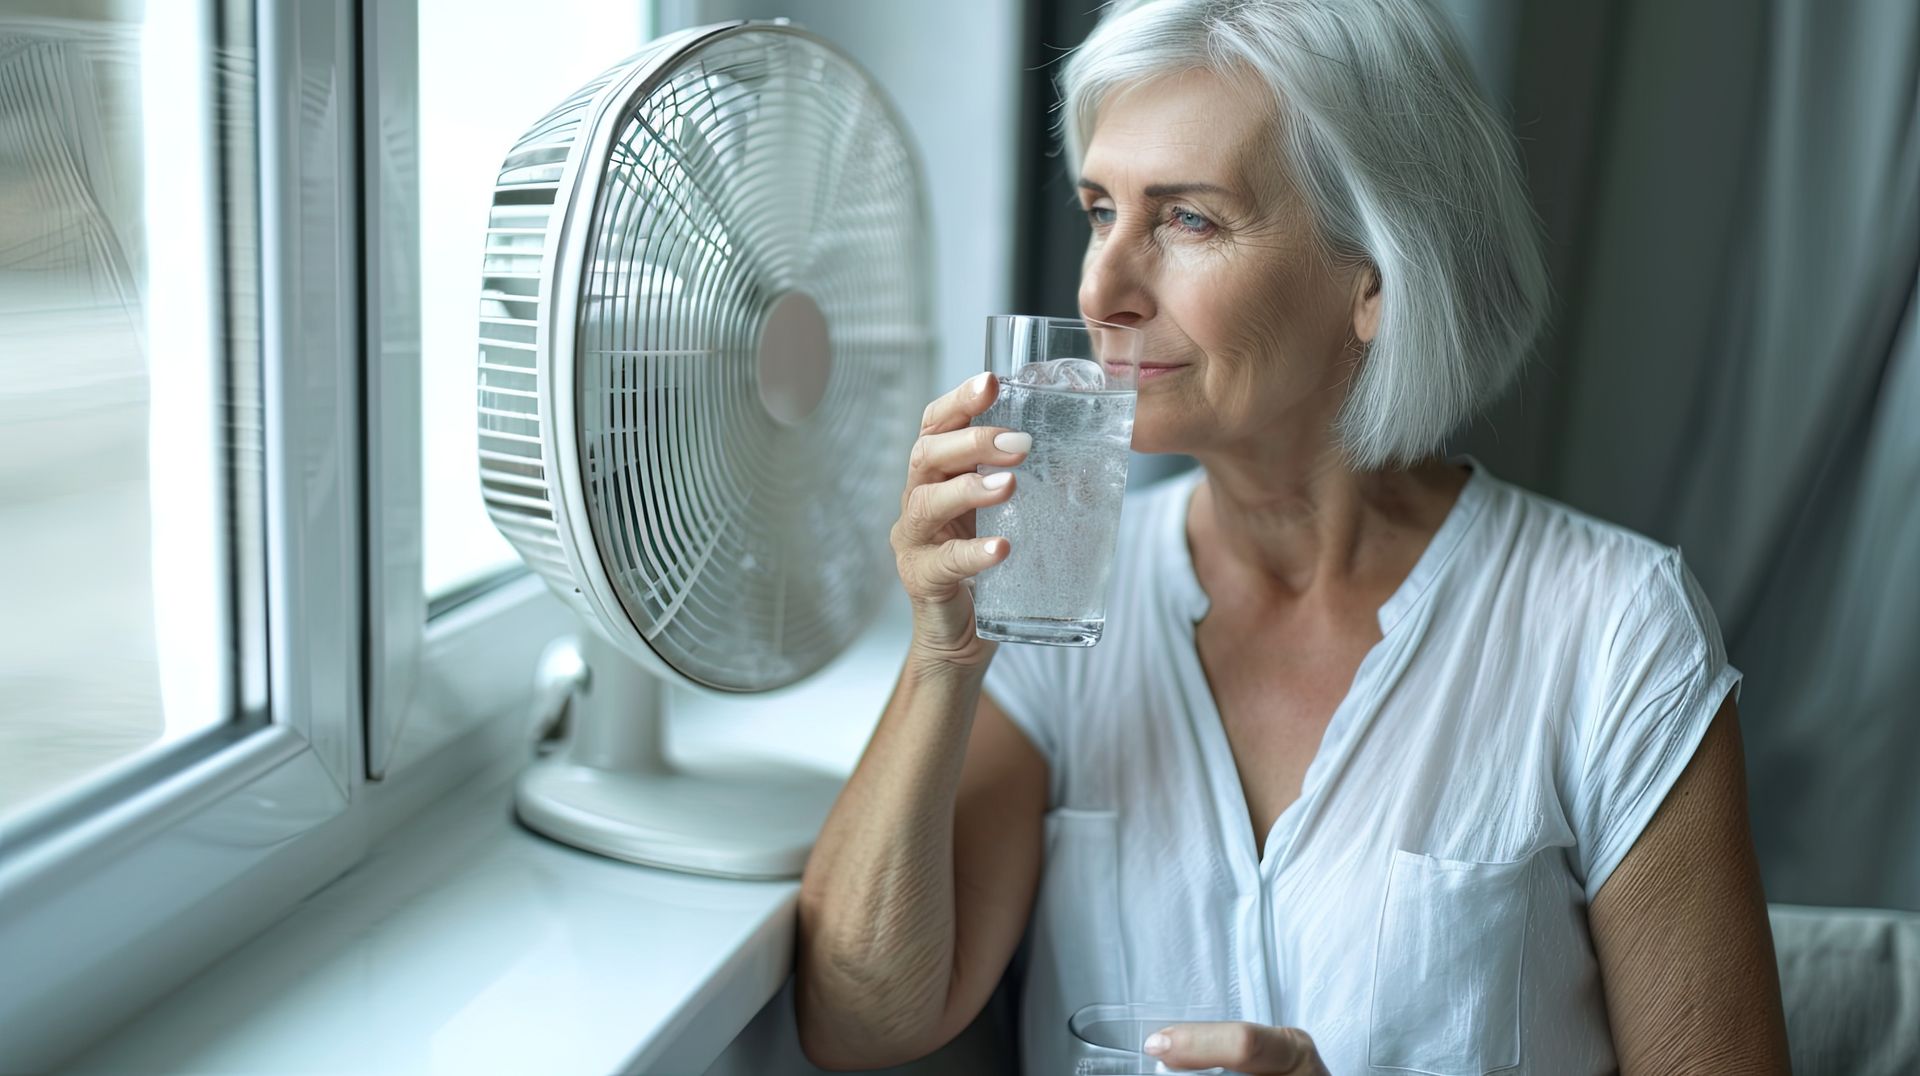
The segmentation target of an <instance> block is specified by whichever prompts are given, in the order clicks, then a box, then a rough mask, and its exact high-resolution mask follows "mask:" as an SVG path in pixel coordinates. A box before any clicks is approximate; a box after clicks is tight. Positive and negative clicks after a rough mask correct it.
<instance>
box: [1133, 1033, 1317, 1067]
mask: <svg viewBox="0 0 1920 1076" xmlns="http://www.w3.org/2000/svg"><path fill="white" fill-rule="evenodd" d="M1145 1049H1146V1051H1147V1052H1148V1053H1150V1054H1152V1055H1153V1056H1155V1057H1157V1058H1159V1059H1160V1063H1161V1064H1162V1065H1164V1066H1166V1067H1167V1068H1169V1069H1204V1068H1224V1069H1227V1070H1229V1071H1232V1072H1240V1073H1245V1074H1246V1076H1327V1066H1325V1065H1323V1064H1321V1063H1320V1051H1319V1050H1316V1049H1314V1046H1313V1039H1312V1038H1311V1037H1310V1036H1308V1034H1307V1033H1306V1032H1304V1031H1302V1030H1300V1029H1299V1028H1297V1027H1268V1026H1266V1025H1265V1024H1249V1023H1244V1022H1239V1021H1235V1022H1221V1023H1205V1024H1174V1025H1172V1026H1171V1027H1166V1028H1162V1029H1161V1030H1159V1031H1156V1032H1154V1033H1153V1034H1151V1035H1149V1036H1147V1041H1146V1044H1145Z"/></svg>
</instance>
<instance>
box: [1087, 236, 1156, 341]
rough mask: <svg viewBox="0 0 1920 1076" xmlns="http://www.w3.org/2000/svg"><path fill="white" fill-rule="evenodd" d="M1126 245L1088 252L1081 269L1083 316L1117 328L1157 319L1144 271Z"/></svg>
mask: <svg viewBox="0 0 1920 1076" xmlns="http://www.w3.org/2000/svg"><path fill="white" fill-rule="evenodd" d="M1127 246H1128V244H1127V243H1125V242H1124V241H1117V240H1114V239H1109V240H1108V241H1107V242H1106V243H1104V244H1101V245H1100V246H1099V247H1098V248H1097V249H1094V250H1089V251H1088V252H1087V258H1086V261H1085V262H1084V263H1083V264H1082V265H1081V267H1080V314H1081V316H1082V317H1088V318H1092V319H1093V320H1095V321H1105V322H1108V323H1110V324H1114V325H1138V324H1139V323H1140V322H1143V321H1147V320H1149V319H1151V318H1152V317H1153V314H1154V305H1153V299H1152V296H1151V295H1150V294H1149V293H1148V290H1147V287H1146V276H1145V273H1144V272H1143V269H1144V267H1143V266H1141V265H1140V264H1139V261H1138V255H1137V253H1135V252H1132V251H1129V250H1127V249H1126V248H1127Z"/></svg>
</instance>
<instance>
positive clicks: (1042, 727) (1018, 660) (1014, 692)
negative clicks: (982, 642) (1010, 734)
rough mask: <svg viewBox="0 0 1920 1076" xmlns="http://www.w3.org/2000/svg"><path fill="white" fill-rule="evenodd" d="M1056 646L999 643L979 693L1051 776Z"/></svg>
mask: <svg viewBox="0 0 1920 1076" xmlns="http://www.w3.org/2000/svg"><path fill="white" fill-rule="evenodd" d="M1060 652H1061V648H1060V647H1057V646H1038V645H1034V644H1030V643H1001V644H1000V648H999V649H998V650H996V651H994V655H993V664H991V665H989V666H987V676H986V680H985V681H984V682H983V683H982V687H981V690H983V691H985V692H986V693H987V695H989V696H991V697H992V699H993V701H994V703H995V704H996V705H998V706H999V707H1000V709H1001V710H1002V711H1003V712H1004V713H1005V714H1006V715H1007V718H1008V719H1009V720H1011V721H1012V722H1013V724H1014V726H1015V727H1016V728H1018V729H1019V730H1020V731H1021V732H1024V733H1026V735H1027V739H1029V740H1031V741H1033V746H1034V747H1035V748H1037V749H1039V751H1040V754H1041V755H1042V756H1043V757H1044V758H1045V759H1046V760H1047V768H1048V769H1049V770H1051V771H1053V772H1054V773H1056V774H1057V773H1058V772H1059V767H1058V766H1056V765H1055V764H1054V759H1055V758H1056V756H1057V752H1058V750H1059V746H1060V700H1061V696H1062V688H1063V686H1064V685H1063V683H1062V679H1061V673H1062V670H1060V669H1059V668H1058V667H1057V664H1056V655H1058V654H1059V653H1060Z"/></svg>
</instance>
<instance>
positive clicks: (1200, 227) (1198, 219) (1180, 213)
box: [1173, 209, 1213, 232]
mask: <svg viewBox="0 0 1920 1076" xmlns="http://www.w3.org/2000/svg"><path fill="white" fill-rule="evenodd" d="M1173 219H1174V220H1177V221H1179V222H1180V227H1182V228H1185V229H1186V230H1187V231H1190V232H1204V231H1206V230H1207V229H1208V228H1211V227H1213V222H1212V221H1210V220H1208V219H1207V218H1205V217H1203V216H1201V215H1200V214H1198V213H1195V212H1194V211H1193V210H1191V209H1176V210H1174V211H1173Z"/></svg>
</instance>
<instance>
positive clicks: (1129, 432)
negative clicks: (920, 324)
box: [972, 314, 1142, 646]
mask: <svg viewBox="0 0 1920 1076" xmlns="http://www.w3.org/2000/svg"><path fill="white" fill-rule="evenodd" d="M1141 339H1142V338H1141V333H1140V331H1139V330H1138V329H1130V328H1127V327H1126V326H1123V325H1108V324H1105V323H1103V322H1098V321H1079V320H1075V319H1072V318H1044V317H1032V316H1028V315H1021V314H997V315H995V316H993V317H990V318H988V319H987V371H988V372H989V373H991V374H993V375H994V377H995V378H996V379H998V380H999V382H1000V394H999V395H998V396H997V397H996V398H995V399H994V401H993V406H992V407H989V408H987V410H986V411H985V412H983V413H981V414H980V415H979V416H978V417H976V418H975V419H974V420H973V423H972V424H973V425H975V426H999V427H1004V428H1006V429H1010V430H1018V431H1020V432H1022V433H1025V434H1028V435H1029V436H1031V437H1032V438H1033V447H1032V449H1031V450H1030V451H1029V452H1028V453H1027V458H1026V459H1025V460H1023V461H1021V463H1020V465H1019V466H1017V467H995V466H991V465H983V466H981V467H980V468H979V471H980V473H981V474H993V473H994V472H997V471H1008V470H1010V471H1012V472H1013V473H1014V476H1015V477H1014V488H1013V496H1012V497H1010V498H1008V499H1007V500H1005V501H1003V502H1001V503H1000V504H995V505H988V506H986V507H983V508H980V509H977V510H976V511H975V513H974V533H976V534H978V535H980V536H981V537H988V536H991V535H1000V536H1001V537H1004V538H1006V539H1007V545H1008V548H1009V552H1008V553H1007V558H1006V559H1005V560H1003V561H1001V562H1000V563H999V564H996V565H994V566H993V567H991V568H988V569H987V570H985V571H983V572H981V573H980V574H978V575H976V576H974V577H973V616H974V619H973V626H974V633H975V634H977V635H978V636H980V638H982V639H995V640H999V641H1002V642H1011V643H1044V644H1047V645H1050V646H1092V645H1093V644H1095V643H1097V642H1099V641H1100V632H1101V630H1102V629H1103V628H1104V627H1105V626H1106V622H1107V584H1108V582H1109V579H1110V577H1111V576H1112V574H1113V551H1114V545H1115V543H1116V542H1117V541H1118V540H1119V537H1120V501H1121V498H1122V497H1123V496H1124V495H1125V493H1126V491H1127V459H1128V453H1129V452H1130V451H1131V449H1132V446H1133V405H1134V399H1135V389H1136V388H1137V386H1138V383H1139V370H1140V355H1141Z"/></svg>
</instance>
